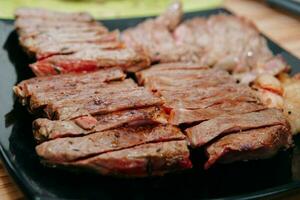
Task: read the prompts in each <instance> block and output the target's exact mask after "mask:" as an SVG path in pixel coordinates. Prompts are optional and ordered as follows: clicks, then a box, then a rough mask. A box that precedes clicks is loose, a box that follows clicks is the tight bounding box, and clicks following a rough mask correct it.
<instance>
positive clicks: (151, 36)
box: [122, 2, 182, 62]
mask: <svg viewBox="0 0 300 200" xmlns="http://www.w3.org/2000/svg"><path fill="white" fill-rule="evenodd" d="M181 16H182V8H181V5H180V3H178V2H176V3H174V4H173V5H171V6H170V7H169V9H168V10H166V12H165V13H163V14H162V15H161V16H159V17H157V18H155V19H149V20H146V21H144V22H142V23H140V24H139V25H137V26H136V27H134V28H129V29H127V30H125V31H124V32H123V33H122V39H123V41H124V42H125V44H126V45H127V46H129V47H132V48H134V49H137V50H142V51H144V52H146V53H147V54H148V55H150V58H151V61H152V62H157V61H160V60H161V59H162V58H163V57H165V56H168V55H164V56H161V54H162V53H163V52H168V51H171V52H172V51H175V50H176V47H175V40H174V38H173V36H172V33H171V31H173V30H174V29H175V28H176V26H177V25H178V24H179V22H180V21H181ZM171 54H172V53H171Z"/></svg>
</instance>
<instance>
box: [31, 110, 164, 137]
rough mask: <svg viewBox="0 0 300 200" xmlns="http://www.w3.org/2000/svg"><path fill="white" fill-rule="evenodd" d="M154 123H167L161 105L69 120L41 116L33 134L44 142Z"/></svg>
mask: <svg viewBox="0 0 300 200" xmlns="http://www.w3.org/2000/svg"><path fill="white" fill-rule="evenodd" d="M152 123H163V124H165V123H167V119H166V116H165V114H164V112H163V111H162V110H161V109H160V108H159V107H149V108H140V109H132V110H124V111H117V112H113V113H109V114H105V115H96V116H94V117H92V116H82V117H79V118H76V119H74V120H67V121H51V120H49V119H44V118H41V119H37V120H35V121H34V122H33V134H34V137H35V139H36V140H37V141H38V142H42V141H45V140H51V139H55V138H60V137H71V136H80V135H87V134H90V133H94V132H99V131H105V130H108V129H113V128H118V127H121V126H124V125H127V126H133V125H134V126H139V125H142V124H152Z"/></svg>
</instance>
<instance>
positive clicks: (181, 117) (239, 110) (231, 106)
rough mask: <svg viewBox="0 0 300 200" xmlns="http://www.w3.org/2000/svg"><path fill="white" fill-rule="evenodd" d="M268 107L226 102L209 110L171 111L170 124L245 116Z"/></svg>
mask: <svg viewBox="0 0 300 200" xmlns="http://www.w3.org/2000/svg"><path fill="white" fill-rule="evenodd" d="M265 108H266V107H265V106H263V105H260V104H257V103H252V102H240V101H233V102H225V103H222V104H216V105H213V106H210V107H208V108H200V109H194V110H188V109H184V108H175V109H172V110H171V113H170V117H169V123H171V124H174V125H179V124H191V123H193V122H202V121H205V120H209V119H213V118H215V117H218V116H223V115H234V114H243V113H249V112H254V111H259V110H263V109H265Z"/></svg>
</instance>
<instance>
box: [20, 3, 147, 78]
mask: <svg viewBox="0 0 300 200" xmlns="http://www.w3.org/2000/svg"><path fill="white" fill-rule="evenodd" d="M15 15H16V21H15V26H16V29H17V32H18V34H19V40H20V44H21V45H22V46H23V48H24V49H25V51H26V52H28V53H29V54H31V55H33V56H34V57H36V59H37V60H38V61H37V62H36V63H33V64H31V65H30V67H31V69H32V70H33V72H34V73H35V74H36V75H37V76H45V75H53V74H61V73H69V72H85V71H95V70H97V69H99V68H104V67H112V66H119V67H121V68H123V69H124V70H125V71H135V70H138V69H141V68H144V67H146V66H148V65H149V58H148V57H147V56H145V55H144V54H143V53H137V52H136V51H134V50H133V49H129V48H126V47H125V46H124V44H123V43H122V42H121V41H120V40H119V32H118V31H112V32H109V31H108V30H107V28H106V27H104V26H103V25H102V24H100V23H98V22H96V21H95V20H94V19H93V18H92V17H91V16H90V15H88V14H86V13H61V12H55V11H49V10H43V9H30V8H21V9H18V10H17V11H16V13H15Z"/></svg>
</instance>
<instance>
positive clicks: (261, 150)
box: [204, 125, 292, 169]
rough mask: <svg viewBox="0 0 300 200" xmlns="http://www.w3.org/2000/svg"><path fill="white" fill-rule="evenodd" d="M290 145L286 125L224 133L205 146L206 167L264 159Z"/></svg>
mask: <svg viewBox="0 0 300 200" xmlns="http://www.w3.org/2000/svg"><path fill="white" fill-rule="evenodd" d="M291 145H292V135H291V131H290V129H289V127H288V126H282V125H276V126H271V127H265V128H258V129H253V130H248V131H242V132H240V133H233V134H230V135H226V136H224V137H223V138H221V139H219V140H217V141H216V142H214V143H212V144H211V145H209V146H208V147H207V148H206V153H207V156H208V158H209V159H208V161H207V162H206V163H205V166H204V167H205V168H206V169H208V168H209V167H211V166H212V165H214V164H215V163H216V162H220V163H230V162H234V161H238V160H257V159H266V158H269V157H271V156H273V155H274V154H276V153H277V151H278V150H279V149H281V148H289V147H291Z"/></svg>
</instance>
